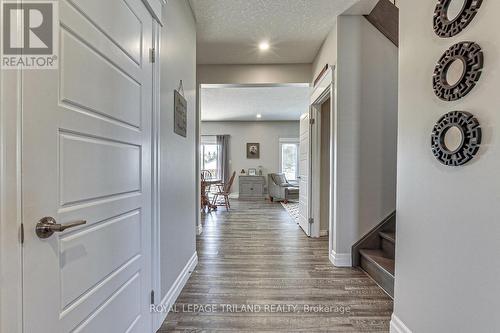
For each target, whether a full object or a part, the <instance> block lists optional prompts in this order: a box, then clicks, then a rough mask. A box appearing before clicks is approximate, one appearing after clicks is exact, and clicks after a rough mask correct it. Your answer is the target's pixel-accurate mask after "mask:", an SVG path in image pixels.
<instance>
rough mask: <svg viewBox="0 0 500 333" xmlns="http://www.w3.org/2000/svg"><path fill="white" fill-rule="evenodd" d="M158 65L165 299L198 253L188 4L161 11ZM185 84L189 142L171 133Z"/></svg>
mask: <svg viewBox="0 0 500 333" xmlns="http://www.w3.org/2000/svg"><path fill="white" fill-rule="evenodd" d="M163 22H165V24H166V25H165V26H164V27H163V30H162V40H161V50H160V66H161V82H160V85H161V97H160V98H161V111H160V112H161V115H160V117H161V120H160V126H161V128H160V150H161V152H160V191H161V193H160V200H161V201H160V221H161V225H160V234H161V243H160V248H161V255H160V261H161V298H163V297H164V296H165V295H166V294H167V292H168V291H169V290H170V288H171V287H172V286H173V284H174V281H175V280H176V279H177V277H178V276H179V274H180V273H181V271H182V269H183V268H184V267H185V265H186V264H187V263H188V260H189V259H190V258H191V257H192V256H193V254H194V252H195V250H196V249H195V235H196V233H195V221H196V211H197V210H196V204H197V202H198V201H199V199H198V197H196V194H195V182H196V168H195V141H196V132H195V119H196V26H195V21H194V18H193V15H192V12H191V9H190V7H189V4H188V3H187V1H185V0H170V1H168V4H167V5H166V6H164V8H163ZM179 80H182V82H183V86H184V93H185V97H186V99H187V105H188V114H187V119H188V124H187V138H184V137H181V136H179V135H177V134H175V133H174V132H173V115H174V112H173V107H174V98H173V93H174V89H177V87H178V85H179Z"/></svg>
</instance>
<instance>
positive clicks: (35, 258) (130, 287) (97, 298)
mask: <svg viewBox="0 0 500 333" xmlns="http://www.w3.org/2000/svg"><path fill="white" fill-rule="evenodd" d="M59 12H60V34H59V35H60V43H59V44H60V54H59V57H60V63H59V69H58V70H26V71H24V72H23V89H22V94H23V95H22V96H23V122H22V126H23V138H22V141H23V142H22V193H23V194H22V215H23V223H24V229H25V234H26V236H25V243H24V257H23V270H24V274H23V279H24V291H23V304H24V309H23V315H24V332H27V333H30V332H38V333H56V332H89V333H112V332H138V333H145V332H151V315H150V313H149V309H148V307H149V295H150V292H149V291H150V290H151V278H150V260H151V259H150V257H151V249H150V244H151V231H150V228H151V225H150V223H151V216H150V215H151V209H150V206H151V190H150V189H151V184H150V181H151V180H150V177H151V171H150V170H151V161H150V160H151V143H150V142H151V113H152V65H151V64H150V63H149V48H150V47H151V45H152V27H153V20H152V17H151V16H150V14H149V12H148V11H147V9H146V7H145V6H144V4H143V3H142V1H141V0H125V1H121V0H106V1H102V0H71V1H69V0H67V1H66V0H65V1H63V0H61V1H59ZM45 216H50V217H53V218H54V219H55V220H56V221H57V223H60V224H61V225H68V224H70V223H72V222H75V221H79V220H85V221H86V224H85V225H80V226H77V227H74V228H71V229H68V230H66V231H63V232H55V233H54V234H52V235H51V236H50V237H48V238H45V239H41V238H39V237H38V236H37V234H36V233H35V227H36V225H37V222H38V221H39V220H40V219H41V218H43V217H45Z"/></svg>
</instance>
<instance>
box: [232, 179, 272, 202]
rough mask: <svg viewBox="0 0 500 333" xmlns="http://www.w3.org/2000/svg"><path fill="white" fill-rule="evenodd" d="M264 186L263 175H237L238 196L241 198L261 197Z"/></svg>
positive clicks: (263, 192)
mask: <svg viewBox="0 0 500 333" xmlns="http://www.w3.org/2000/svg"><path fill="white" fill-rule="evenodd" d="M265 188H266V179H265V178H264V176H239V192H240V193H239V198H240V199H242V200H259V199H263V198H264V196H265Z"/></svg>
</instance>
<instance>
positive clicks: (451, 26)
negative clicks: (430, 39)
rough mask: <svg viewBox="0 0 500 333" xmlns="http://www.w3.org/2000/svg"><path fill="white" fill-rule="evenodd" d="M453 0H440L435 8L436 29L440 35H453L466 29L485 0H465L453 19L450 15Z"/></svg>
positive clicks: (444, 36)
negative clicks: (449, 10)
mask: <svg viewBox="0 0 500 333" xmlns="http://www.w3.org/2000/svg"><path fill="white" fill-rule="evenodd" d="M452 1H458V0H438V3H437V5H436V9H435V10H434V31H435V32H436V35H438V36H439V37H443V38H446V37H453V36H455V35H457V34H459V33H460V32H461V31H462V30H464V29H465V28H466V27H467V26H468V25H469V23H471V22H472V20H473V19H474V17H475V16H476V14H477V12H478V10H479V8H480V7H481V4H482V2H483V0H465V1H464V5H463V7H462V9H461V10H460V13H459V14H458V15H457V16H456V17H455V18H453V19H450V18H449V17H448V9H449V7H450V4H451V3H452Z"/></svg>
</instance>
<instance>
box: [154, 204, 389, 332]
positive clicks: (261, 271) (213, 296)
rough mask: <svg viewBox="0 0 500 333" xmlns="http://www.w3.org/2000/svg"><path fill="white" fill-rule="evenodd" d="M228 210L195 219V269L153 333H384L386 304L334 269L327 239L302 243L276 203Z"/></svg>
mask: <svg viewBox="0 0 500 333" xmlns="http://www.w3.org/2000/svg"><path fill="white" fill-rule="evenodd" d="M231 207H232V209H231V211H230V212H226V211H225V209H219V211H217V212H212V213H211V214H206V215H202V219H203V234H202V235H201V236H199V237H198V238H197V250H198V257H199V263H198V266H197V267H196V270H195V271H194V272H193V274H192V276H191V278H190V279H189V281H188V283H187V285H186V286H185V288H184V289H183V291H182V293H181V295H180V296H179V298H178V300H177V303H176V307H175V310H176V311H177V312H171V313H169V315H168V317H167V320H166V321H165V322H164V323H163V326H162V327H161V329H160V331H159V332H161V333H164V332H214V331H226V332H242V331H247V332H388V331H389V320H390V316H391V313H392V307H393V304H392V300H391V299H390V298H389V297H388V296H387V295H386V294H385V293H384V292H383V291H382V289H381V288H380V287H378V286H377V285H376V284H375V283H374V282H373V281H372V280H371V279H370V278H369V277H368V276H367V275H366V274H365V273H364V272H363V271H361V270H359V269H355V268H335V267H334V266H333V265H332V264H331V263H330V261H329V260H328V238H327V237H322V238H320V239H312V238H308V237H307V236H306V235H305V234H304V233H303V232H302V231H301V229H300V228H299V227H298V226H297V224H296V223H295V222H292V219H291V218H290V216H289V215H288V213H287V212H286V211H285V210H284V209H283V207H282V206H281V205H280V204H279V203H270V202H268V201H259V202H249V201H236V200H232V201H231ZM278 305H281V307H278ZM196 306H204V308H203V310H205V312H204V311H192V310H194V307H196ZM252 310H253V312H252ZM315 311H317V312H315Z"/></svg>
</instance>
